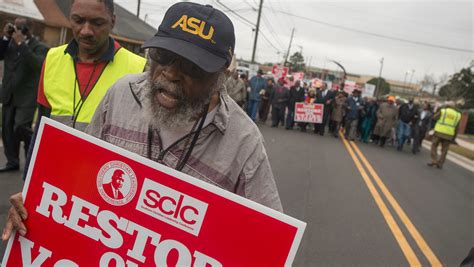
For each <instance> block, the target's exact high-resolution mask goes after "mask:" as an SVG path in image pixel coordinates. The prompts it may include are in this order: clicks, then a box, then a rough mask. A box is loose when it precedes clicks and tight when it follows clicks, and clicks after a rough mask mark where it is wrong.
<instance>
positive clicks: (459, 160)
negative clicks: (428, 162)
mask: <svg viewBox="0 0 474 267" xmlns="http://www.w3.org/2000/svg"><path fill="white" fill-rule="evenodd" d="M422 146H423V147H424V148H426V149H427V150H431V142H429V141H426V140H424V141H423V144H422ZM440 150H441V148H440V147H438V152H440ZM446 159H448V160H450V161H452V162H453V163H455V164H457V165H459V166H461V167H463V168H465V169H467V170H468V171H471V172H474V160H470V159H468V158H466V157H464V156H462V155H459V154H457V153H454V152H452V151H448V155H447V156H446Z"/></svg>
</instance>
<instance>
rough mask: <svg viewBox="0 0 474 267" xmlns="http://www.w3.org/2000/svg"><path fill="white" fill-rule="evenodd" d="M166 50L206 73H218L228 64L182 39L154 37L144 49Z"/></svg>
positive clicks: (147, 42)
mask: <svg viewBox="0 0 474 267" xmlns="http://www.w3.org/2000/svg"><path fill="white" fill-rule="evenodd" d="M153 47H158V48H164V49H166V50H169V51H171V52H173V53H176V54H178V55H180V56H182V57H184V58H186V59H187V60H189V61H191V62H193V63H194V64H196V65H197V66H198V67H200V68H201V69H203V70H204V71H206V72H210V73H213V72H217V71H219V70H220V69H222V67H224V65H225V64H226V60H225V59H224V58H222V57H219V56H216V55H214V54H213V53H211V52H209V51H207V50H205V49H203V48H201V47H199V46H197V45H194V44H192V43H190V42H188V41H184V40H181V39H176V38H170V37H164V36H154V37H153V38H151V39H149V40H148V41H146V42H145V43H144V44H143V46H142V48H153Z"/></svg>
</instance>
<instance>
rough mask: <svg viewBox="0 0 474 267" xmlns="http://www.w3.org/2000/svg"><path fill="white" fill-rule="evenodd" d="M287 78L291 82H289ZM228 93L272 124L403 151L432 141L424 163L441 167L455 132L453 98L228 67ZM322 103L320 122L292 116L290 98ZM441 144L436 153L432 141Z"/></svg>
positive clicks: (457, 117) (259, 119) (257, 119)
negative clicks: (440, 101) (365, 90)
mask: <svg viewBox="0 0 474 267" xmlns="http://www.w3.org/2000/svg"><path fill="white" fill-rule="evenodd" d="M291 84H292V85H291ZM226 87H227V92H228V94H229V95H230V96H231V97H232V98H233V99H234V100H235V101H236V102H237V103H238V104H239V105H240V106H241V107H242V108H243V109H244V110H245V111H246V112H247V114H248V115H249V117H250V118H251V119H252V120H253V121H254V122H256V123H263V124H264V123H266V121H267V120H268V118H269V116H270V114H271V127H279V126H283V127H285V129H286V130H293V129H298V130H300V131H302V132H306V131H307V130H313V132H314V133H315V134H319V135H321V136H323V135H324V134H325V131H326V128H327V129H328V131H329V134H330V135H332V136H334V137H335V138H338V137H339V135H341V136H343V137H344V138H345V139H347V140H350V141H356V140H358V141H360V142H363V143H373V144H375V145H378V146H380V147H384V146H386V145H389V146H392V147H395V148H396V149H397V150H398V151H403V149H404V147H406V146H409V147H410V150H411V152H412V153H413V154H417V153H418V152H420V148H421V146H422V143H423V140H424V139H425V137H428V136H430V139H431V141H432V149H431V150H432V151H431V157H432V161H431V162H430V163H428V165H429V166H434V167H438V168H442V166H443V163H444V161H445V158H446V154H447V151H448V146H449V144H450V143H452V142H454V140H455V138H456V135H457V126H458V124H459V121H460V118H461V114H460V112H459V111H458V110H456V109H455V107H454V105H453V103H449V102H448V103H445V105H444V106H439V107H437V108H434V107H433V106H434V105H433V104H432V103H429V102H427V101H424V102H422V103H417V102H415V101H414V98H410V99H409V100H408V101H407V102H406V101H404V100H402V99H400V98H397V97H395V96H393V95H388V96H385V97H378V98H374V97H362V96H361V91H360V90H357V89H355V90H353V91H352V92H351V94H349V93H348V92H346V91H344V90H340V91H339V90H332V89H328V88H327V84H326V83H324V82H323V83H322V84H321V85H320V86H316V87H312V86H310V85H309V84H308V83H306V82H303V81H299V80H296V81H294V80H293V79H292V77H290V78H288V79H286V78H280V79H278V80H277V81H276V82H275V79H274V78H273V77H270V78H264V76H263V72H262V71H261V70H259V71H258V73H257V75H255V76H253V77H252V78H250V79H248V78H247V77H246V75H245V74H242V75H240V77H239V76H238V74H237V72H233V73H231V75H230V76H229V78H228V80H227V82H226ZM298 102H304V103H308V104H310V103H317V104H322V105H324V109H323V110H324V112H323V116H322V122H321V123H315V124H310V123H305V122H295V121H294V118H295V103H298ZM440 144H441V146H442V151H441V155H440V156H439V157H438V155H437V147H438V146H439V145H440Z"/></svg>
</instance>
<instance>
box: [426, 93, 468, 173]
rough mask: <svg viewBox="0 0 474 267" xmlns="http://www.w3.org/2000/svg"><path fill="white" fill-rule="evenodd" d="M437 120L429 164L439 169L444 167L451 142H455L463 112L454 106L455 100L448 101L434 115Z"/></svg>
mask: <svg viewBox="0 0 474 267" xmlns="http://www.w3.org/2000/svg"><path fill="white" fill-rule="evenodd" d="M433 119H434V120H437V122H436V125H435V128H434V135H433V139H432V140H431V162H430V163H428V166H432V167H433V166H434V167H437V168H438V169H441V168H443V164H444V161H445V159H446V154H447V153H448V149H449V144H450V143H453V142H454V139H456V135H457V128H458V125H459V121H460V120H461V112H459V111H457V110H456V109H455V108H454V103H453V102H447V103H446V106H445V107H444V108H441V109H440V110H439V111H438V112H436V114H435V115H434V116H433ZM439 144H441V156H440V157H439V159H438V146H439Z"/></svg>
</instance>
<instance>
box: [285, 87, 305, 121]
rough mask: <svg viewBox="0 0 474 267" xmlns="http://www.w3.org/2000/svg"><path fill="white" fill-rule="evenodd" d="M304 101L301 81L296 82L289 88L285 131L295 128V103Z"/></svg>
mask: <svg viewBox="0 0 474 267" xmlns="http://www.w3.org/2000/svg"><path fill="white" fill-rule="evenodd" d="M303 101H304V89H303V87H301V81H299V80H297V81H296V82H295V85H293V86H292V87H291V88H290V92H289V99H288V114H287V116H286V129H287V130H292V129H293V127H294V126H295V103H297V102H303Z"/></svg>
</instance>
